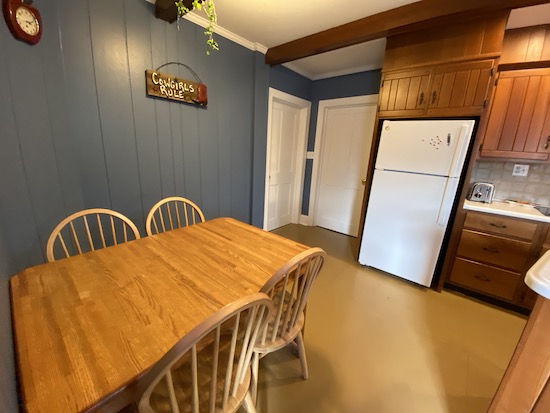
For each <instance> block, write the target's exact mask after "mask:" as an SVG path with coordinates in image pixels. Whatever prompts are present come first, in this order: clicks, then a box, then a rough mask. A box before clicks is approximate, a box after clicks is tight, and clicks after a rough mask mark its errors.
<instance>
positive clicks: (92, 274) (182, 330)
mask: <svg viewBox="0 0 550 413" xmlns="http://www.w3.org/2000/svg"><path fill="white" fill-rule="evenodd" d="M307 248H308V247H307V246H305V245H302V244H299V243H296V242H294V241H291V240H288V239H285V238H282V237H279V236H277V235H275V234H271V233H269V232H266V231H262V230H260V229H258V228H255V227H253V226H250V225H247V224H244V223H242V222H239V221H236V220H234V219H231V218H218V219H214V220H210V221H206V222H204V223H201V224H196V225H192V226H190V227H186V228H182V229H178V230H173V231H169V232H165V233H162V234H158V235H154V236H151V237H145V238H141V239H139V240H135V241H130V242H128V243H126V244H121V245H117V246H114V247H109V248H105V249H102V250H98V251H94V252H90V253H86V254H83V255H77V256H74V257H70V258H66V259H62V260H59V261H56V262H52V263H47V264H43V265H38V266H35V267H32V268H28V269H26V270H24V271H22V272H20V273H19V274H17V275H15V276H13V277H12V278H11V280H10V294H11V305H12V320H13V328H14V341H15V350H16V357H17V367H18V379H19V384H20V389H21V397H22V399H23V403H24V405H25V408H26V411H28V412H33V413H34V412H47V413H51V412H56V413H62V412H80V411H110V410H111V409H115V408H118V407H120V403H124V400H126V401H127V400H129V397H130V396H131V390H132V388H133V386H135V383H136V382H137V379H138V378H139V377H140V375H142V374H143V373H144V372H145V371H146V370H147V369H149V368H150V367H151V366H152V365H153V364H154V363H155V362H156V361H157V360H158V359H160V358H161V357H162V355H164V353H165V352H166V351H167V350H168V349H169V348H171V347H172V346H173V345H174V344H175V343H176V341H177V340H178V339H179V338H181V337H183V336H184V335H185V334H186V333H187V332H189V331H190V330H191V329H192V328H193V327H194V326H196V325H197V324H199V323H200V322H201V321H203V320H204V319H205V318H207V317H209V316H210V315H212V314H213V313H215V312H216V311H218V310H219V309H220V308H222V307H223V306H225V305H226V304H229V303H230V302H232V301H234V300H236V299H238V298H240V297H242V296H244V295H246V294H249V293H253V292H257V291H259V290H260V288H261V287H262V286H263V284H264V283H265V282H266V281H267V280H268V279H269V278H270V276H271V275H272V274H273V273H274V272H275V271H276V270H277V269H278V268H279V267H280V266H282V265H283V264H284V263H285V262H286V261H287V260H288V259H290V258H291V257H293V256H294V255H296V254H298V253H300V252H302V251H303V250H305V249H307ZM124 393H125V394H126V396H125V398H124V397H122V396H121V394H124ZM121 400H123V401H121Z"/></svg>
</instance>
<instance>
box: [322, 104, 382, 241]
mask: <svg viewBox="0 0 550 413" xmlns="http://www.w3.org/2000/svg"><path fill="white" fill-rule="evenodd" d="M361 98H363V99H362V100H360V101H359V102H354V100H352V101H351V103H350V102H349V100H346V99H335V101H336V102H333V104H332V105H331V106H326V107H324V108H323V110H321V109H322V107H321V105H320V107H319V115H320V116H322V117H323V118H322V119H323V123H322V124H321V131H320V135H319V133H318V137H319V136H320V137H321V142H322V155H321V170H320V174H319V175H320V176H319V185H318V194H317V210H316V214H315V225H318V226H320V227H323V228H327V229H330V230H333V231H337V232H340V233H343V234H347V235H351V236H357V234H358V232H359V221H360V214H361V204H362V200H363V191H364V185H363V182H362V181H363V179H364V178H365V175H366V172H367V167H368V162H369V157H370V149H371V145H372V134H373V130H374V123H375V119H376V105H377V102H378V96H377V95H376V97H366V96H365V97H361ZM365 98H369V99H367V100H365ZM318 132H319V131H318Z"/></svg>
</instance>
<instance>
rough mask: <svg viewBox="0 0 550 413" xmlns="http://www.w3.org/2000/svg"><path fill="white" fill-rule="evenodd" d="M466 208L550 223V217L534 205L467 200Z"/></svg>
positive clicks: (465, 202)
mask: <svg viewBox="0 0 550 413" xmlns="http://www.w3.org/2000/svg"><path fill="white" fill-rule="evenodd" d="M464 209H467V210H470V211H478V212H486V213H488V214H496V215H504V216H508V217H513V218H522V219H529V220H531V221H539V222H546V223H549V224H550V217H547V216H546V215H544V214H542V213H541V212H539V211H537V210H536V209H535V208H533V207H532V206H523V205H521V204H513V203H512V204H511V203H508V202H504V201H493V202H491V203H490V204H486V203H483V202H472V201H468V200H465V201H464Z"/></svg>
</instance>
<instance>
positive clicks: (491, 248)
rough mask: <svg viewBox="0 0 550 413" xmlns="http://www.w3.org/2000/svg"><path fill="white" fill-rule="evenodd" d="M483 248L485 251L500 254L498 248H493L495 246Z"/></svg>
mask: <svg viewBox="0 0 550 413" xmlns="http://www.w3.org/2000/svg"><path fill="white" fill-rule="evenodd" d="M483 249H484V250H485V251H488V252H493V253H495V254H498V253H499V252H500V251H499V250H497V249H496V248H493V247H483Z"/></svg>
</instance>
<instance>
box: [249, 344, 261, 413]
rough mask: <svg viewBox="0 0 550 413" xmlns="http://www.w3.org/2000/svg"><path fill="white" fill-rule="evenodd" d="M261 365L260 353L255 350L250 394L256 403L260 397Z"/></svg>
mask: <svg viewBox="0 0 550 413" xmlns="http://www.w3.org/2000/svg"><path fill="white" fill-rule="evenodd" d="M259 366H260V355H259V353H256V352H254V354H253V355H252V377H251V378H250V396H251V401H252V403H253V404H254V406H255V405H256V402H257V399H258V380H259V376H258V374H259V370H260V368H259Z"/></svg>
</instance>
